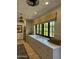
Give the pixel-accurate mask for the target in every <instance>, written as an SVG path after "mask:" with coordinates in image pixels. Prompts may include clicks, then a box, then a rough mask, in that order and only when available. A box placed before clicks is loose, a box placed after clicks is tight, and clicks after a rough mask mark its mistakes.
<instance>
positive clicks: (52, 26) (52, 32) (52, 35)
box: [50, 21, 55, 37]
mask: <svg viewBox="0 0 79 59" xmlns="http://www.w3.org/2000/svg"><path fill="white" fill-rule="evenodd" d="M54 26H55V21H51V22H50V37H54V32H55V27H54Z"/></svg>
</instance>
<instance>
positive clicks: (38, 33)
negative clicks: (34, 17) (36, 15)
mask: <svg viewBox="0 0 79 59" xmlns="http://www.w3.org/2000/svg"><path fill="white" fill-rule="evenodd" d="M37 34H39V24H38V25H37Z"/></svg>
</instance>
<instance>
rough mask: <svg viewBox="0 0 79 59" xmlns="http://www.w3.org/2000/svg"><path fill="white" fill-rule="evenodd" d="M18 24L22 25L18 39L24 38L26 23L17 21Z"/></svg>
mask: <svg viewBox="0 0 79 59" xmlns="http://www.w3.org/2000/svg"><path fill="white" fill-rule="evenodd" d="M17 25H22V33H17V39H18V40H19V39H23V34H24V32H23V31H24V23H21V22H17Z"/></svg>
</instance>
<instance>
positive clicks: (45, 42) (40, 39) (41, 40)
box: [29, 35, 60, 49]
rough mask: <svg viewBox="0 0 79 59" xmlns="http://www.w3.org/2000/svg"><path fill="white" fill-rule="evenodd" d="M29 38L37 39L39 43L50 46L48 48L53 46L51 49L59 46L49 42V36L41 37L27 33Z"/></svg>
mask: <svg viewBox="0 0 79 59" xmlns="http://www.w3.org/2000/svg"><path fill="white" fill-rule="evenodd" d="M29 36H30V37H31V38H33V39H35V40H37V41H39V42H40V43H42V44H44V45H46V46H48V47H50V48H53V49H56V48H60V46H58V45H55V44H53V43H50V42H48V40H49V38H46V37H42V36H39V35H29Z"/></svg>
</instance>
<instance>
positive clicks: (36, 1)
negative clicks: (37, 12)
mask: <svg viewBox="0 0 79 59" xmlns="http://www.w3.org/2000/svg"><path fill="white" fill-rule="evenodd" d="M26 2H27V4H28V5H29V6H37V5H38V4H39V0H26Z"/></svg>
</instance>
